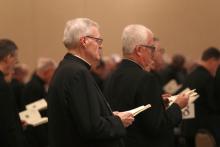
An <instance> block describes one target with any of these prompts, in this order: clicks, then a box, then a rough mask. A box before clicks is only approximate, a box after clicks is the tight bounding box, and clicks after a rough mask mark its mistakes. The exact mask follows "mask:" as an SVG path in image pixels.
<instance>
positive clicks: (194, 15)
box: [0, 0, 220, 69]
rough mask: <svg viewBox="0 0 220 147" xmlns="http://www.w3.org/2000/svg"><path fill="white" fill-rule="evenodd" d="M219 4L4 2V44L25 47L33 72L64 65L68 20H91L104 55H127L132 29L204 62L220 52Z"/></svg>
mask: <svg viewBox="0 0 220 147" xmlns="http://www.w3.org/2000/svg"><path fill="white" fill-rule="evenodd" d="M219 6H220V1H219V0H209V1H207V0H185V1H183V0H0V20H1V22H0V38H11V39H13V40H14V41H15V42H16V43H17V45H18V46H19V55H20V61H21V62H24V63H27V64H28V65H29V66H30V67H31V68H32V69H33V68H34V67H35V63H36V60H37V58H38V57H40V56H44V57H52V58H54V59H55V60H56V61H59V60H60V59H62V57H63V54H64V53H65V51H66V50H65V48H64V47H63V45H62V35H63V30H64V26H65V23H66V21H67V20H69V19H72V18H75V17H89V18H91V19H93V20H95V21H97V22H98V23H99V24H100V26H101V32H102V34H103V38H104V49H103V51H104V55H109V54H112V53H119V54H121V43H120V37H121V32H122V29H123V28H124V27H125V26H126V25H127V24H131V23H140V24H143V25H145V26H147V27H149V28H150V29H151V30H152V31H153V32H154V33H155V35H156V36H158V37H159V38H160V40H161V44H162V46H163V47H164V48H166V49H167V53H168V54H174V53H182V54H184V55H186V56H187V57H188V58H190V59H198V58H199V57H200V54H201V52H202V51H203V50H204V49H205V48H207V47H209V46H216V47H220V19H219V18H220V9H219Z"/></svg>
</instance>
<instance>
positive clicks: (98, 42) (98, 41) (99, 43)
mask: <svg viewBox="0 0 220 147" xmlns="http://www.w3.org/2000/svg"><path fill="white" fill-rule="evenodd" d="M85 37H88V38H91V39H94V40H95V41H96V42H97V44H98V45H102V43H103V39H102V38H97V37H93V36H85Z"/></svg>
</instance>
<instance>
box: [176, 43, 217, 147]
mask: <svg viewBox="0 0 220 147" xmlns="http://www.w3.org/2000/svg"><path fill="white" fill-rule="evenodd" d="M219 61H220V52H219V49H217V48H214V47H210V48H208V49H206V50H205V51H204V52H203V54H202V58H201V62H200V63H199V65H198V66H197V67H196V69H195V70H194V71H193V72H191V73H190V74H189V75H188V76H187V78H186V81H185V82H184V84H183V87H182V88H181V89H180V90H183V89H184V88H186V87H189V88H190V89H196V92H197V93H198V94H199V95H200V96H199V98H198V99H197V100H196V101H195V119H188V120H184V121H183V124H182V125H183V126H182V129H183V133H184V135H185V137H186V139H187V143H188V145H189V146H190V147H191V146H194V140H195V134H196V133H197V131H198V130H199V129H206V130H209V131H210V132H211V133H212V134H213V135H214V137H215V139H216V141H217V142H219V141H220V134H219V129H220V116H219V115H218V114H217V109H218V107H219V106H218V105H216V104H217V103H216V99H215V96H214V77H215V74H216V70H217V68H218V66H219Z"/></svg>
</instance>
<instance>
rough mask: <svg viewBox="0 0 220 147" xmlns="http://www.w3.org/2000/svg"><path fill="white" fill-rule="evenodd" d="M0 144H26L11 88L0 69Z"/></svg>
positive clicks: (4, 146) (7, 146) (12, 146)
mask: <svg viewBox="0 0 220 147" xmlns="http://www.w3.org/2000/svg"><path fill="white" fill-rule="evenodd" d="M0 118H1V120H0V146H1V147H25V146H26V145H27V144H26V143H27V142H26V139H25V137H24V134H23V130H22V127H21V122H20V119H19V116H18V112H17V109H16V104H15V99H14V97H13V94H12V89H11V87H10V85H9V84H8V83H6V82H5V80H4V76H3V73H2V72H1V71H0Z"/></svg>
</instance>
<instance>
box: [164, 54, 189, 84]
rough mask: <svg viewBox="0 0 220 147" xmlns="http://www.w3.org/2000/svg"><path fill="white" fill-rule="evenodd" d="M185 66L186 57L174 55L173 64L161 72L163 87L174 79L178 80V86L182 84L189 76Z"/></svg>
mask: <svg viewBox="0 0 220 147" xmlns="http://www.w3.org/2000/svg"><path fill="white" fill-rule="evenodd" d="M184 64H185V57H184V56H182V55H178V54H177V55H174V56H173V58H172V62H171V64H170V65H168V66H167V67H165V69H163V70H162V71H161V72H160V76H161V79H162V83H163V85H166V84H167V83H168V82H169V81H170V80H172V79H174V80H176V82H177V83H178V84H182V83H183V82H184V80H185V77H186V75H187V71H186V69H185V68H184Z"/></svg>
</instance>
